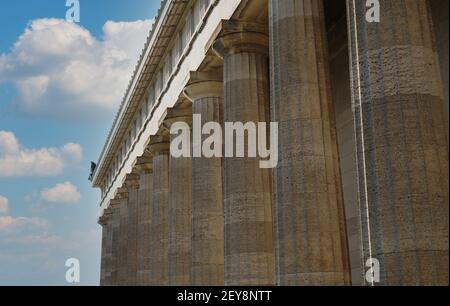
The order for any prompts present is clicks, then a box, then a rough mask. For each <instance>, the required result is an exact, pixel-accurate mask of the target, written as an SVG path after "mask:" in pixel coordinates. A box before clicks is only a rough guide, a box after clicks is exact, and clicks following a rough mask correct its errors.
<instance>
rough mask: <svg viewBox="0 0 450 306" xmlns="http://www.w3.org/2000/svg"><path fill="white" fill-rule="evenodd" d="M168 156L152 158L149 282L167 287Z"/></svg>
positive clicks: (162, 154) (160, 155)
mask: <svg viewBox="0 0 450 306" xmlns="http://www.w3.org/2000/svg"><path fill="white" fill-rule="evenodd" d="M168 207H169V154H168V152H164V153H158V154H157V155H155V156H154V158H153V194H152V222H151V231H150V232H151V239H150V252H151V265H150V272H151V281H152V285H155V286H166V285H168V252H169V250H168V247H169V226H168V225H169V222H168V221H169V220H168Z"/></svg>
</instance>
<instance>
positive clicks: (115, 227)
mask: <svg viewBox="0 0 450 306" xmlns="http://www.w3.org/2000/svg"><path fill="white" fill-rule="evenodd" d="M120 202H121V201H120V200H119V199H117V198H116V199H113V200H111V202H110V204H109V207H110V209H111V276H110V281H109V285H112V286H117V285H119V283H118V268H119V230H120Z"/></svg>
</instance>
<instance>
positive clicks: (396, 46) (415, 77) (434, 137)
mask: <svg viewBox="0 0 450 306" xmlns="http://www.w3.org/2000/svg"><path fill="white" fill-rule="evenodd" d="M380 4H381V7H382V11H381V22H379V23H368V22H366V18H365V14H366V10H367V8H366V7H365V3H363V2H362V1H355V0H348V1H347V8H348V16H349V17H350V18H349V29H350V31H349V32H350V35H349V36H350V48H351V52H350V55H351V62H352V90H353V103H354V108H355V110H354V115H355V128H356V135H357V137H356V138H357V157H358V177H359V186H360V190H359V194H360V199H359V200H360V201H359V202H360V210H361V219H362V229H363V249H364V250H363V251H364V254H363V255H364V262H365V261H366V260H367V259H369V258H371V257H372V258H376V259H378V260H379V262H380V265H381V284H383V285H433V284H436V285H437V284H438V285H448V208H449V202H448V143H447V137H446V132H445V131H446V129H447V128H448V126H447V125H446V124H445V121H446V120H445V117H444V116H445V115H444V114H445V111H444V106H443V100H444V97H443V90H442V83H441V78H440V73H439V66H438V59H437V52H436V45H435V40H434V39H433V35H432V31H433V29H432V22H431V18H430V16H431V14H430V8H429V1H425V0H409V1H397V0H380Z"/></svg>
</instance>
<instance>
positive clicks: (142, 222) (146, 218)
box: [137, 173, 153, 286]
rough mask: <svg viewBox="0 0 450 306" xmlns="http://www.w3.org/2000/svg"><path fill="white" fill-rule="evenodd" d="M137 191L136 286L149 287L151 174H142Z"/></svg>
mask: <svg viewBox="0 0 450 306" xmlns="http://www.w3.org/2000/svg"><path fill="white" fill-rule="evenodd" d="M139 185H140V189H139V201H138V203H139V208H138V209H139V213H138V235H137V237H138V238H137V239H138V241H137V243H138V249H137V255H138V259H137V262H138V263H137V264H138V267H137V269H138V270H137V285H139V286H150V285H151V279H150V276H151V270H150V263H151V257H150V255H151V250H150V240H151V221H152V218H151V217H152V209H151V208H152V206H151V204H152V202H151V197H152V188H153V174H152V173H143V174H141V178H140V184H139Z"/></svg>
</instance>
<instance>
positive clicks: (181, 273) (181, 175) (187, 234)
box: [164, 109, 192, 286]
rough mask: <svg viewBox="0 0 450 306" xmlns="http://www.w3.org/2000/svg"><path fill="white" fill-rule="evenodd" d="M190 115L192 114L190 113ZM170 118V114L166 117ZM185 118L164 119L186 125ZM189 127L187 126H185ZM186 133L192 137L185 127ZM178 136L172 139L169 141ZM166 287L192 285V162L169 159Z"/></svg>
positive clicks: (173, 136) (174, 136) (190, 160)
mask: <svg viewBox="0 0 450 306" xmlns="http://www.w3.org/2000/svg"><path fill="white" fill-rule="evenodd" d="M188 110H189V113H192V111H191V110H190V109H188ZM168 116H170V114H169V115H168ZM186 119H190V118H186V117H177V116H174V117H172V118H169V119H166V121H165V122H164V124H165V125H167V127H168V128H169V129H170V126H171V124H172V123H174V122H177V121H180V122H186ZM188 123H189V124H190V122H188ZM187 129H188V130H187V131H185V132H187V133H189V135H190V133H191V131H190V128H189V127H187ZM177 136H178V135H171V136H170V137H171V141H172V140H173V139H174V138H176V137H177ZM168 213H169V285H170V286H189V285H191V266H192V159H191V158H185V157H178V158H175V157H173V156H172V155H171V156H170V162H169V211H168Z"/></svg>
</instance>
